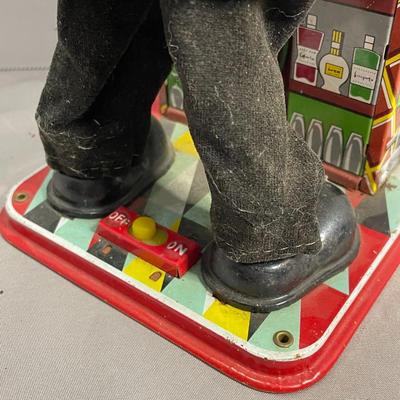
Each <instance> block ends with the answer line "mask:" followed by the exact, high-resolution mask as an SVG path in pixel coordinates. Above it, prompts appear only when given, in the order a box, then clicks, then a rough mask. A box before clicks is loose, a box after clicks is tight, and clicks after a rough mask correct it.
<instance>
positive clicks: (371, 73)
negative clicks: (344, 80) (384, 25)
mask: <svg viewBox="0 0 400 400" xmlns="http://www.w3.org/2000/svg"><path fill="white" fill-rule="evenodd" d="M374 44H375V38H374V37H373V36H369V35H366V36H365V42H364V48H360V47H357V48H355V49H354V53H353V66H352V69H351V80H350V82H351V83H350V89H349V97H351V98H352V99H356V100H359V101H362V102H364V103H368V104H371V103H372V100H373V97H374V90H375V86H376V81H377V76H378V70H379V65H380V61H381V57H380V55H379V54H377V53H375V52H374V51H373V50H374Z"/></svg>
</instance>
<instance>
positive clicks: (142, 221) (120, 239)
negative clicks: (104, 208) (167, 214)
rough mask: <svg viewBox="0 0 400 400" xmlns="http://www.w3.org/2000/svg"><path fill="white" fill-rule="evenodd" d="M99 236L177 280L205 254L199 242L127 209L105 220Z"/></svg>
mask: <svg viewBox="0 0 400 400" xmlns="http://www.w3.org/2000/svg"><path fill="white" fill-rule="evenodd" d="M97 233H98V234H99V235H100V236H102V237H104V238H105V239H107V240H109V241H111V242H113V243H115V244H116V245H118V246H120V247H122V248H124V249H125V250H127V251H129V252H131V253H133V254H135V255H137V256H138V257H140V258H142V259H143V260H145V261H147V262H149V263H150V264H153V265H155V266H156V267H158V268H160V269H162V270H164V271H165V272H167V273H169V274H170V275H173V276H176V277H182V276H183V275H184V274H185V273H186V272H187V271H188V270H189V269H190V267H192V266H193V265H194V264H195V263H196V262H197V261H198V260H199V258H200V255H201V249H200V246H199V245H198V243H196V242H194V241H193V240H190V239H188V238H186V237H184V236H181V235H179V234H178V233H176V232H173V231H171V230H170V229H168V228H166V227H164V226H161V225H158V224H156V222H155V221H154V220H153V219H152V218H150V217H144V216H140V215H138V214H137V213H135V212H134V211H131V210H128V209H127V208H124V207H121V208H119V209H118V210H116V211H114V212H113V213H111V214H110V215H109V216H108V217H106V218H103V219H102V220H101V221H100V224H99V227H98V230H97Z"/></svg>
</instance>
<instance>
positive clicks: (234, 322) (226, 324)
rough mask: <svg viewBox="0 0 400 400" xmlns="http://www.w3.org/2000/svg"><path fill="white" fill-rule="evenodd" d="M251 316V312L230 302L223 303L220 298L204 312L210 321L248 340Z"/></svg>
mask: <svg viewBox="0 0 400 400" xmlns="http://www.w3.org/2000/svg"><path fill="white" fill-rule="evenodd" d="M250 316H251V313H250V312H248V311H243V310H239V309H237V308H235V307H232V306H230V305H228V304H222V303H221V302H220V301H218V300H216V301H214V303H213V304H212V305H211V307H210V308H209V309H208V310H207V311H206V312H205V313H204V317H205V318H207V319H208V320H209V321H211V322H214V323H215V324H217V325H218V326H220V327H221V328H224V329H225V330H227V331H228V332H230V333H233V334H234V335H236V336H239V337H240V338H242V339H244V340H247V337H248V334H249V328H250Z"/></svg>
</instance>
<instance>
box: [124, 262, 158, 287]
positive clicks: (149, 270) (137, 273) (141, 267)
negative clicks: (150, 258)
mask: <svg viewBox="0 0 400 400" xmlns="http://www.w3.org/2000/svg"><path fill="white" fill-rule="evenodd" d="M123 272H124V273H125V274H127V275H129V276H130V277H132V278H134V279H136V280H137V281H139V282H142V283H144V284H145V285H146V286H148V287H150V288H152V289H154V290H156V291H157V292H161V289H162V285H163V282H164V279H165V272H164V271H162V270H161V269H159V268H157V267H155V266H154V265H151V264H149V263H148V262H146V261H144V260H142V259H141V258H135V259H134V260H133V261H132V262H131V263H129V264H128V265H127V266H126V267H125V268H124V270H123Z"/></svg>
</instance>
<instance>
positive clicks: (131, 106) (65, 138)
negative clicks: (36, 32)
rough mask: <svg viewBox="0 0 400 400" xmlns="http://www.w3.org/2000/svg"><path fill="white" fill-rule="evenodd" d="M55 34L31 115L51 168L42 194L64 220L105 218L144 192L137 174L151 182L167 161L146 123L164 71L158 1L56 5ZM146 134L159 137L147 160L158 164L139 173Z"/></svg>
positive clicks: (167, 65)
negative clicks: (50, 178) (66, 217)
mask: <svg viewBox="0 0 400 400" xmlns="http://www.w3.org/2000/svg"><path fill="white" fill-rule="evenodd" d="M58 30H59V42H58V44H57V48H56V51H55V54H54V58H53V62H52V65H51V68H50V72H49V76H48V79H47V83H46V86H45V88H44V90H43V94H42V97H41V100H40V104H39V107H38V111H37V122H38V126H39V130H40V133H41V138H42V141H43V144H44V147H45V151H46V156H47V161H48V164H49V165H50V166H51V167H52V168H53V169H55V170H57V171H58V172H57V173H56V174H55V178H54V179H53V181H52V183H51V184H50V185H49V190H50V191H49V196H48V197H49V201H50V203H51V204H52V205H53V206H54V207H55V208H57V209H59V210H60V211H61V212H63V213H64V214H67V215H70V216H82V217H93V216H98V215H104V214H106V213H107V212H111V211H112V207H116V206H118V205H120V204H121V202H122V201H124V202H125V201H127V200H129V199H130V198H132V196H133V195H134V194H137V192H138V190H139V189H141V188H143V182H142V183H140V184H139V186H137V179H138V177H139V176H142V175H143V174H144V175H146V179H145V180H146V183H147V184H148V183H151V182H150V181H149V176H150V175H152V174H153V175H155V176H153V177H151V178H152V179H153V178H155V177H157V176H158V175H160V174H162V173H163V172H165V169H166V168H167V166H168V165H169V164H170V162H171V161H172V153H171V150H170V148H169V144H168V143H167V142H166V140H165V138H164V137H163V135H164V134H163V132H161V129H160V127H159V126H158V125H157V124H156V123H155V122H154V121H153V124H152V125H151V124H150V115H151V113H150V111H151V105H152V103H153V101H154V98H155V96H156V95H157V93H158V91H159V88H160V87H161V85H162V83H163V82H164V80H165V78H166V77H167V75H168V73H169V71H170V69H171V58H170V56H169V54H168V50H167V48H166V43H165V37H164V31H163V24H162V18H161V13H160V7H159V3H158V1H155V2H151V1H134V2H132V1H115V0H98V1H90V2H83V3H82V2H79V1H75V0H60V1H59V10H58ZM150 126H152V129H150ZM149 130H150V131H157V132H158V133H157V132H153V134H151V136H158V139H157V138H156V137H154V138H150V139H151V140H150V142H151V143H150V144H148V147H149V146H151V145H152V144H153V145H154V146H153V148H151V149H149V151H148V154H147V155H146V157H153V161H154V162H155V163H158V164H163V165H162V168H158V166H157V168H156V166H153V167H152V170H151V171H148V170H147V171H142V170H143V168H142V166H141V165H142V164H143V151H144V147H145V144H146V142H147V136H148V132H149ZM156 156H157V157H158V158H159V161H157V160H156V159H155V157H156ZM144 161H146V163H147V164H149V163H148V160H144ZM138 166H139V167H140V168H139V170H140V171H138V170H137V168H136V170H132V168H133V167H138ZM155 169H157V170H156V171H155ZM60 173H61V174H60ZM104 179H107V180H106V181H105V180H104ZM89 180H90V181H89ZM116 180H118V181H116ZM121 182H122V183H121ZM135 185H136V186H135ZM132 187H136V189H137V190H134V191H133V192H132V191H130V188H132ZM66 188H68V189H71V191H69V192H68V193H65V191H66ZM110 193H111V194H113V195H114V196H115V198H112V199H110V198H109V197H110ZM95 194H96V195H95ZM62 195H63V196H64V197H63V198H61V196H62ZM96 196H97V198H96V199H94V197H96ZM88 197H90V199H88ZM89 200H90V201H93V204H91V205H90V206H87V207H86V208H85V207H84V204H86V203H85V202H86V201H89ZM118 203H119V204H118Z"/></svg>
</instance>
